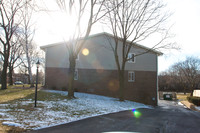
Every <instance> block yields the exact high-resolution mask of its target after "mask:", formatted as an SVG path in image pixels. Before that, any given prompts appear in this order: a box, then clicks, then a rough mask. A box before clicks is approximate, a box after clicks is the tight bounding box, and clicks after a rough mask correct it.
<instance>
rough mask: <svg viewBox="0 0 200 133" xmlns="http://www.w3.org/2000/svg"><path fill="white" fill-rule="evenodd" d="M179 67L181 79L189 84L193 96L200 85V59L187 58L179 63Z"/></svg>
mask: <svg viewBox="0 0 200 133" xmlns="http://www.w3.org/2000/svg"><path fill="white" fill-rule="evenodd" d="M177 67H178V71H179V73H181V75H180V77H181V78H182V79H184V80H185V82H186V83H187V85H188V89H190V90H191V96H192V95H193V91H194V89H196V88H198V86H199V84H200V59H198V58H195V57H187V59H186V60H185V61H182V62H179V63H178V66H177Z"/></svg>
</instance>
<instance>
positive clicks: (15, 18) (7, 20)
mask: <svg viewBox="0 0 200 133" xmlns="http://www.w3.org/2000/svg"><path fill="white" fill-rule="evenodd" d="M23 4H24V3H23V1H22V0H1V1H0V14H1V15H0V17H1V20H0V31H1V34H0V45H1V47H2V49H1V51H0V54H1V55H2V57H3V70H2V74H1V81H2V86H1V89H6V88H7V68H8V59H9V56H10V49H11V38H12V36H13V34H14V32H15V31H16V28H17V27H18V25H19V23H20V21H19V20H20V16H19V10H20V9H21V8H22V7H23Z"/></svg>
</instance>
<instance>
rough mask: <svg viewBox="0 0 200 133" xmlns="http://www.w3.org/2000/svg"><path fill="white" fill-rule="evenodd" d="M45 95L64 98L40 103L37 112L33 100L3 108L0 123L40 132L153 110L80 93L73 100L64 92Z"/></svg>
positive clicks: (140, 105)
mask: <svg viewBox="0 0 200 133" xmlns="http://www.w3.org/2000/svg"><path fill="white" fill-rule="evenodd" d="M45 93H51V95H55V94H57V95H59V96H60V97H59V98H57V99H55V98H50V99H49V100H43V101H41V100H39V99H38V102H37V108H33V105H34V100H33V99H22V100H20V101H16V102H14V103H12V104H0V120H1V121H6V122H7V123H9V122H11V123H15V124H18V125H20V127H22V128H26V129H39V128H44V127H49V126H54V125H58V124H63V123H68V122H71V121H76V120H80V119H84V118H88V117H92V116H97V115H102V114H107V113H112V112H118V111H122V110H131V109H137V108H152V107H150V106H147V105H144V104H140V103H136V102H132V101H124V102H120V101H118V100H117V99H115V98H110V97H105V96H99V95H92V94H85V93H77V92H76V93H75V97H76V99H72V100H68V99H65V98H63V97H65V96H66V95H67V92H64V91H55V90H48V91H45Z"/></svg>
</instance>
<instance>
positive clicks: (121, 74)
mask: <svg viewBox="0 0 200 133" xmlns="http://www.w3.org/2000/svg"><path fill="white" fill-rule="evenodd" d="M119 100H120V101H124V70H121V71H120V72H119Z"/></svg>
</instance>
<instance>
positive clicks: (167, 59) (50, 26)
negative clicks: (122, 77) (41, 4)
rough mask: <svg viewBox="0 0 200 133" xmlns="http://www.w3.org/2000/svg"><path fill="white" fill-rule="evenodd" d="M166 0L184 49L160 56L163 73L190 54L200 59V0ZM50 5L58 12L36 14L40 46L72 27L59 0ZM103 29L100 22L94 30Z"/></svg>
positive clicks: (166, 52)
mask: <svg viewBox="0 0 200 133" xmlns="http://www.w3.org/2000/svg"><path fill="white" fill-rule="evenodd" d="M165 2H167V9H169V11H171V12H173V14H172V16H171V17H170V21H169V23H170V24H169V25H171V24H173V27H172V29H171V33H173V34H174V35H175V37H174V41H175V42H176V43H177V44H178V45H179V46H180V47H181V50H180V51H175V50H170V51H164V55H163V56H162V57H159V72H161V71H164V70H166V69H168V68H169V66H170V65H172V64H173V63H175V62H177V61H181V60H184V59H185V57H187V56H196V57H199V58H200V0H167V1H165ZM46 6H47V7H48V8H49V9H53V10H54V11H51V12H48V13H46V12H40V13H39V14H37V15H36V16H34V19H36V20H37V23H36V33H35V42H36V43H37V44H38V45H39V46H42V45H46V44H50V43H55V42H60V41H63V36H65V35H67V34H70V32H71V28H70V27H67V26H65V25H66V24H67V23H68V21H67V19H69V18H66V17H65V15H64V14H61V13H60V12H59V9H58V7H57V5H56V2H55V0H48V3H46ZM68 25H72V24H68ZM66 29H67V30H66ZM103 29H104V28H103V27H102V26H100V25H96V26H95V27H94V30H93V32H92V33H95V32H96V31H97V32H103V31H104V30H103Z"/></svg>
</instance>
